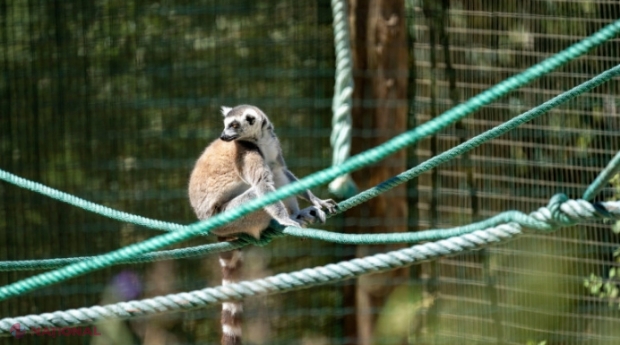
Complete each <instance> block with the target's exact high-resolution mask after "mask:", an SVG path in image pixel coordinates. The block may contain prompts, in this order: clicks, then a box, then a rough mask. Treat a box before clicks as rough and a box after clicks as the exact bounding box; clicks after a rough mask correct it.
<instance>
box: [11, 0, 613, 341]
mask: <svg viewBox="0 0 620 345" xmlns="http://www.w3.org/2000/svg"><path fill="white" fill-rule="evenodd" d="M446 1H447V0H446ZM448 3H449V12H448V14H449V20H448V21H447V23H448V24H447V25H448V27H447V28H446V29H447V30H446V33H447V34H446V36H445V38H446V39H447V41H446V42H447V45H445V44H444V43H443V42H442V43H441V44H439V43H438V45H437V47H435V49H437V52H441V49H448V53H449V56H450V57H451V62H450V66H447V64H446V61H445V58H444V57H443V53H438V54H437V55H436V56H435V57H434V58H435V59H436V61H435V63H436V66H435V67H432V66H431V65H432V63H431V62H432V61H431V47H430V44H429V38H430V33H429V27H430V25H431V22H432V21H433V19H434V16H435V15H437V14H436V13H433V12H432V11H431V12H427V13H423V11H422V7H423V3H422V1H420V0H412V1H407V4H408V6H409V10H410V12H409V13H411V16H410V17H409V18H408V23H409V24H408V25H409V26H410V28H411V30H410V32H412V33H413V37H412V41H413V45H412V47H411V54H412V57H413V58H414V61H415V68H414V72H415V75H416V79H415V84H414V85H411V87H412V88H414V90H415V97H414V98H413V99H412V104H413V106H412V111H411V113H412V114H413V116H415V119H416V121H417V123H421V122H424V121H426V120H428V119H429V118H430V117H431V111H430V109H431V107H435V108H436V110H437V113H441V112H442V111H444V110H447V109H448V108H450V107H451V106H452V105H453V103H454V102H455V101H456V102H460V101H462V100H465V99H467V98H469V97H471V96H473V95H475V94H477V93H479V92H481V91H482V90H484V89H486V88H488V87H490V86H491V85H494V84H496V83H498V82H500V81H502V80H503V79H505V78H507V77H509V76H511V75H513V74H515V73H518V72H519V71H521V70H523V69H525V68H527V67H529V66H531V65H532V64H534V63H536V62H538V61H540V60H542V59H543V58H545V57H547V56H549V55H550V54H552V53H554V52H556V51H559V50H561V49H563V48H565V47H566V46H568V45H569V44H571V43H573V42H575V41H576V40H578V39H580V38H582V37H584V36H586V35H588V34H591V33H592V32H594V31H596V30H598V29H599V28H600V27H602V26H603V25H605V24H606V23H608V22H610V21H612V20H615V19H617V18H620V3H618V2H616V1H608V0H591V1H570V0H544V1H543V0H528V1H521V0H503V1H495V0H476V1H470V0H461V1H455V0H452V1H449V2H448ZM331 21H332V18H331V10H330V7H329V1H327V0H319V1H303V2H298V1H293V0H259V1H244V0H228V1H216V0H194V1H181V0H177V1H171V0H168V1H141V0H125V1H119V0H107V1H106V0H98V1H84V0H71V1H49V0H0V71H1V73H0V168H2V169H5V170H8V171H10V172H12V173H15V174H17V175H20V176H23V177H25V178H30V179H33V180H35V181H38V182H41V183H44V184H47V185H49V186H51V187H54V188H57V189H60V190H63V191H66V192H69V193H73V194H75V195H77V196H80V197H83V198H86V199H88V200H92V201H94V202H98V203H102V204H104V205H106V206H110V207H113V208H116V209H120V210H124V211H127V212H132V213H136V214H139V215H143V216H146V217H152V218H157V219H162V220H167V221H174V222H179V223H185V224H187V223H191V222H193V221H194V220H195V217H194V215H193V214H192V212H191V210H190V208H189V205H188V202H187V197H186V184H187V179H188V176H189V172H190V170H191V167H192V165H193V162H194V160H195V159H196V158H197V157H198V155H199V154H200V152H201V150H202V149H203V148H204V147H205V146H206V145H207V144H208V143H209V142H210V141H211V140H212V139H213V138H214V137H216V135H217V133H219V132H220V130H221V118H220V115H219V111H218V108H219V107H220V106H221V105H235V104H239V103H250V104H256V105H258V106H260V107H261V108H263V109H264V110H265V111H266V112H267V114H268V115H270V116H271V118H272V119H273V121H274V122H275V126H276V131H277V133H278V135H279V136H280V138H281V139H282V142H283V146H284V151H285V156H286V158H287V163H288V164H289V166H290V167H291V169H292V170H293V171H294V172H295V173H296V174H297V175H298V176H305V175H307V174H309V173H310V172H313V171H316V170H319V169H321V168H324V167H326V166H328V165H329V164H330V162H331V148H330V146H329V133H330V130H331V109H330V106H331V97H332V92H333V84H334V53H333V33H332V26H331ZM619 43H620V42H619V41H618V40H614V41H612V42H609V43H607V44H605V45H603V46H601V47H599V48H596V49H594V50H593V51H592V52H591V53H590V54H589V55H588V56H586V57H583V58H580V59H578V60H576V61H574V62H571V63H569V64H567V65H566V66H565V67H563V68H561V69H560V70H558V71H557V72H554V73H552V74H550V75H549V76H547V77H545V78H542V79H541V80H539V81H536V82H534V83H532V84H531V85H529V86H527V87H525V88H523V89H521V90H519V91H517V92H514V93H512V94H510V95H509V96H507V97H505V98H504V99H502V100H500V101H498V102H496V103H495V104H493V105H491V106H488V107H486V108H485V109H483V110H482V111H480V112H478V113H477V114H474V115H472V116H470V117H468V118H467V119H465V120H464V121H463V123H462V127H459V128H457V127H453V128H450V129H447V130H446V131H444V132H442V133H440V134H439V135H438V136H437V148H436V149H437V150H439V151H442V150H445V149H447V148H449V147H452V146H454V145H455V144H457V143H458V142H459V140H460V138H462V137H471V136H473V135H475V134H476V133H479V132H481V131H483V130H486V129H489V128H491V127H492V126H495V125H497V124H499V123H501V122H503V121H505V120H506V119H509V118H510V117H512V116H515V115H516V114H518V113H520V112H523V111H525V110H527V109H529V108H531V107H533V106H535V105H537V104H539V103H541V102H543V101H545V100H547V99H548V98H551V97H552V96H553V95H555V94H557V93H559V92H561V91H563V90H566V89H568V88H570V87H572V86H574V85H576V84H578V83H580V82H583V81H584V80H586V79H587V78H590V77H592V76H593V75H595V74H597V73H600V72H601V71H603V70H604V69H606V68H609V67H611V66H613V65H616V64H618V63H620V45H619ZM444 47H445V48H444ZM448 67H450V68H451V69H450V68H448ZM450 71H452V72H453V75H454V77H453V78H455V81H456V84H455V85H456V86H455V87H450V80H449V78H450V75H451V74H450V73H452V72H450ZM356 73H371V71H356ZM432 88H434V90H433V89H432ZM431 91H433V92H431ZM363 101H364V102H370V103H372V101H373V100H363ZM619 103H620V102H619V98H618V81H617V80H616V81H613V82H610V83H608V84H606V85H605V86H603V87H600V88H598V89H597V90H595V91H593V92H591V93H588V94H586V95H584V96H582V97H580V98H579V99H577V100H575V101H574V102H571V103H570V104H569V105H567V106H564V107H561V108H559V109H556V110H554V111H552V112H550V113H549V114H548V115H547V116H544V117H541V118H540V119H538V120H536V121H534V122H532V123H528V124H526V125H524V126H522V127H521V128H520V129H518V130H516V131H514V132H512V133H510V134H508V135H505V136H503V137H501V138H498V139H496V140H494V141H493V142H492V143H489V144H487V145H484V146H482V147H480V148H478V149H476V150H475V151H474V152H473V153H472V154H471V156H470V158H469V160H468V161H454V162H452V163H450V164H446V165H445V166H442V167H440V168H439V169H438V171H437V173H438V184H437V185H435V187H434V188H435V190H433V188H431V186H432V183H431V181H430V174H425V175H424V176H421V177H420V179H419V182H418V185H417V188H415V189H412V190H410V191H409V192H410V193H418V194H417V195H419V201H418V204H416V205H410V206H411V207H415V208H417V210H418V212H419V218H418V219H417V220H416V224H412V228H418V229H424V228H427V227H429V226H430V224H435V225H437V226H438V227H447V226H453V225H458V224H464V223H468V222H471V221H472V220H476V219H478V218H481V217H487V216H489V215H494V214H496V213H498V212H501V211H504V210H509V209H518V210H521V211H524V212H528V211H531V210H533V209H535V208H537V207H540V206H541V205H544V204H546V202H547V200H548V198H549V197H551V196H552V195H553V194H554V193H556V192H565V193H567V194H568V195H569V196H571V197H578V196H579V195H580V193H582V192H583V190H584V188H585V186H586V185H587V184H588V183H590V181H591V180H592V179H593V178H594V176H595V175H596V174H597V173H598V172H599V171H600V169H602V167H604V165H605V164H606V163H607V161H608V160H609V159H610V158H611V157H612V155H613V154H614V153H615V151H617V150H618V148H619V147H620V137H619V136H618V133H620V114H619V113H618V110H617V109H618V106H619V105H620V104H619ZM400 130H402V131H404V130H405V128H402V129H400ZM354 134H355V135H360V136H366V137H367V136H372V135H374V133H373V132H372V128H366V129H364V131H362V133H354ZM413 154H415V155H416V156H417V158H418V159H419V160H425V159H427V158H429V157H430V155H431V154H432V153H431V150H430V143H429V141H424V142H421V143H420V144H419V145H418V146H417V147H416V149H415V151H413ZM468 169H469V170H471V171H472V174H473V178H474V181H475V182H476V184H477V186H476V188H474V189H475V190H476V191H477V193H476V198H478V200H479V203H478V206H477V207H478V209H477V211H476V212H474V211H473V210H472V192H471V190H472V188H471V187H472V186H471V185H469V182H468V179H467V170H468ZM470 182H471V181H470ZM317 192H318V193H317V194H320V195H322V196H327V194H326V191H325V189H322V190H321V189H319V190H317ZM433 192H434V193H436V194H435V195H437V196H438V200H437V203H436V204H434V203H433V202H431V197H432V194H433ZM612 195H613V194H611V195H610V193H609V191H607V194H604V195H603V198H606V197H611V196H612ZM616 196H617V195H616ZM431 215H435V216H433V217H435V218H434V219H431ZM374 221H383V220H375V219H346V220H345V219H341V218H338V219H334V220H331V221H330V222H329V223H328V225H327V226H326V228H327V229H330V230H338V229H340V228H341V225H342V224H343V222H347V223H349V224H351V223H352V224H362V223H369V222H374ZM154 234H155V232H154V231H152V230H148V231H147V230H144V229H140V228H137V227H133V226H130V225H127V224H119V223H118V222H115V221H110V220H107V219H104V218H102V217H99V216H95V215H92V214H89V213H86V212H83V211H81V210H78V209H75V208H73V207H69V206H66V205H64V204H62V203H59V202H56V201H52V200H49V199H47V198H45V197H41V196H39V195H36V194H34V193H31V192H28V191H25V190H21V189H18V188H16V187H14V186H11V185H8V184H6V183H0V238H1V240H0V260H18V259H37V258H55V257H69V256H85V255H93V254H98V253H103V252H107V251H110V250H113V249H116V248H119V247H121V246H124V245H127V244H129V243H134V242H136V241H139V240H142V239H144V238H147V237H150V236H152V235H154ZM208 240H212V239H210V238H209V239H203V238H201V239H196V240H193V241H189V242H188V243H184V244H183V245H191V244H198V243H203V242H205V241H208ZM619 244H620V240H619V238H618V236H617V235H614V234H613V233H612V232H611V231H610V230H609V226H608V225H593V226H580V227H575V228H572V229H568V230H565V231H562V232H560V233H558V234H555V235H545V236H543V235H534V234H529V235H527V236H524V237H523V238H522V239H521V240H519V241H515V242H513V243H511V244H508V245H504V246H498V247H493V248H491V249H490V250H489V253H488V261H487V262H486V266H485V259H484V258H481V257H482V256H483V255H482V254H481V253H469V254H465V255H460V256H457V257H453V258H448V259H445V260H441V261H440V262H439V265H438V270H439V271H438V272H439V280H438V282H437V284H438V287H437V288H438V289H439V291H440V294H439V296H440V299H439V300H440V301H441V303H440V304H438V305H437V307H436V308H435V309H434V313H437V314H436V315H435V316H437V317H438V326H437V327H435V328H432V327H427V325H426V324H425V323H424V322H420V323H416V322H418V321H419V320H420V318H421V319H422V320H423V319H424V317H425V316H424V314H423V313H422V312H420V313H417V312H418V311H424V310H426V309H425V308H427V307H428V306H427V305H426V304H427V302H428V300H427V299H425V297H424V296H423V293H422V289H421V288H420V287H421V286H422V285H421V284H426V283H427V281H426V280H425V279H426V278H425V277H422V278H420V279H419V280H414V281H412V282H411V285H410V286H405V287H404V288H399V289H396V290H395V291H396V292H395V293H394V295H393V296H391V298H390V300H389V302H388V306H387V309H386V311H385V313H384V314H382V315H381V318H380V321H379V327H380V329H379V330H378V331H377V333H378V334H379V335H380V336H381V337H382V339H383V337H385V339H386V342H388V341H389V338H390V336H391V335H392V336H393V335H394V332H407V333H408V334H409V335H410V337H409V339H410V343H411V344H430V343H436V344H451V343H455V342H458V343H459V344H486V343H506V344H526V343H535V344H540V343H546V344H547V345H553V344H616V343H617V342H618V339H620V334H619V331H618V330H620V324H619V321H618V320H619V319H618V313H617V303H616V304H615V305H612V306H611V307H610V305H609V303H608V302H609V299H608V298H606V297H605V296H601V298H599V297H598V296H592V295H590V293H589V292H588V291H587V290H586V289H584V287H583V282H584V279H587V278H588V277H589V276H590V274H592V273H594V275H595V276H601V277H608V276H607V274H608V272H610V269H611V266H613V265H616V266H617V262H616V263H614V261H613V260H614V255H613V253H614V251H615V250H616V248H617V247H618V245H619ZM351 255H353V252H351V251H350V248H347V249H343V248H341V247H339V246H336V245H332V244H328V243H318V242H315V241H303V242H302V241H299V240H295V239H282V240H277V241H275V242H274V243H272V244H271V245H270V246H267V247H265V248H253V249H250V250H249V251H248V254H247V256H248V260H247V261H248V263H247V266H248V271H249V272H252V275H253V276H265V275H268V274H272V273H277V272H282V271H292V270H296V269H301V268H305V267H312V266H316V265H322V264H325V263H329V262H334V261H339V260H342V259H344V258H347V257H350V256H351ZM616 257H617V255H616ZM166 267H167V268H161V267H159V266H157V265H131V266H119V267H112V268H109V269H105V270H102V271H100V272H97V273H95V274H90V275H87V276H84V277H80V278H77V279H73V280H71V281H68V282H66V283H63V284H60V285H57V286H53V287H49V288H46V289H42V290H39V291H36V292H33V293H31V294H28V295H27V296H24V297H21V298H17V299H12V300H9V301H3V302H0V315H4V316H9V315H11V316H17V315H25V314H38V313H43V312H47V311H53V310H60V309H69V308H75V307H81V306H89V305H94V304H97V303H101V301H102V300H104V297H105V296H102V294H103V292H104V291H107V289H108V287H109V286H110V284H112V283H111V281H113V277H116V276H117V274H118V273H119V272H122V271H124V270H131V271H134V272H136V273H137V274H138V276H139V277H141V279H142V280H144V282H145V283H144V289H143V291H142V294H141V296H148V295H153V294H155V293H156V292H157V291H162V290H161V289H164V290H165V289H169V290H166V291H170V292H173V291H189V290H194V289H199V288H203V287H205V286H212V285H217V284H218V281H217V277H218V274H217V268H216V267H217V264H216V261H215V259H214V258H212V257H209V258H205V259H187V260H179V261H178V262H176V263H175V264H174V265H171V266H166ZM171 267H172V268H171ZM162 269H167V270H169V271H167V272H169V273H170V275H169V277H173V276H174V277H175V279H170V281H169V282H168V283H170V285H171V286H164V287H162V286H161V284H162V282H158V281H157V279H156V278H153V276H155V277H156V276H157V274H156V273H157V272H161V271H160V270H162ZM153 272H155V273H153ZM214 272H215V273H214ZM31 274H32V272H2V273H0V285H5V284H7V283H9V282H13V281H16V280H18V279H22V278H25V277H28V276H30V275H31ZM166 277H168V275H166ZM610 278H611V277H610ZM343 284H351V282H344V283H342V284H334V285H329V286H326V287H320V288H313V289H311V290H306V291H301V292H291V293H288V294H284V295H277V296H273V297H269V298H257V299H251V300H249V301H248V302H247V303H246V305H247V313H246V320H247V330H246V337H247V339H252V342H253V343H256V344H290V343H301V344H339V343H347V342H348V341H349V340H347V339H343V338H342V336H341V334H342V324H341V320H342V317H343V315H347V314H350V313H353V312H354V311H353V310H348V309H343V308H341V307H340V306H341V305H342V298H343V296H342V290H341V287H342V285H343ZM164 285H165V284H164ZM616 287H617V284H616ZM407 288H408V289H407ZM601 291H602V290H601ZM599 292H600V291H599ZM493 294H496V295H497V300H498V302H497V303H495V304H493V303H492V302H491V301H492V298H491V296H492V295H493ZM403 306H405V307H403ZM372 312H376V311H372ZM497 315H499V316H501V317H500V318H499V319H498V318H497V317H496V316H497ZM172 320H173V321H170V322H169V321H167V320H164V321H165V322H164V321H161V320H159V321H161V322H162V323H161V324H166V326H165V327H168V328H166V329H168V330H170V332H171V333H174V334H176V335H177V336H179V337H182V338H183V339H185V342H186V343H196V344H198V343H200V344H211V343H217V342H218V333H219V327H218V324H219V312H218V308H207V309H202V310H197V311H192V312H187V313H182V314H175V315H173V316H172ZM498 320H499V321H500V325H498ZM144 323H145V321H143V320H138V321H135V322H133V323H132V324H131V326H132V327H133V328H132V329H133V331H134V332H135V333H136V334H139V333H140V332H141V331H140V330H141V329H144V328H145V327H147V326H144ZM162 327H163V326H162ZM498 329H502V330H503V335H502V339H499V340H498V339H497V338H498ZM20 341H21V342H22V343H37V340H36V339H31V338H23V339H21V340H20ZM78 341H80V340H77V339H71V338H67V339H55V342H57V343H62V342H66V343H72V342H73V343H77V342H78Z"/></svg>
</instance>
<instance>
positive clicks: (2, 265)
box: [0, 66, 620, 271]
mask: <svg viewBox="0 0 620 345" xmlns="http://www.w3.org/2000/svg"><path fill="white" fill-rule="evenodd" d="M618 74H620V66H616V67H614V68H612V69H610V70H609V71H606V72H604V73H602V74H601V75H599V76H597V77H596V78H593V79H591V80H589V81H586V82H585V83H583V84H580V85H578V86H576V87H574V88H572V89H571V90H569V91H567V92H564V93H562V94H560V95H558V96H556V97H554V98H552V99H551V100H549V101H547V102H545V103H543V104H541V105H540V106H537V107H535V108H533V109H531V110H529V111H527V112H525V113H523V114H521V115H519V116H517V117H515V118H513V119H511V120H509V121H507V122H506V123H503V124H501V125H499V126H497V127H495V128H493V129H491V130H488V131H486V132H484V133H482V134H480V135H478V136H476V137H474V138H472V139H470V140H468V141H466V142H464V143H462V144H460V145H458V146H456V147H454V148H452V149H450V150H448V151H445V152H443V153H441V154H439V155H437V156H435V157H433V158H430V159H429V160H427V161H425V162H424V163H422V164H420V165H418V166H416V167H414V168H412V169H410V170H407V171H405V172H403V173H401V174H399V175H396V176H394V177H392V178H390V179H388V180H386V181H384V182H382V183H380V184H379V185H377V186H375V187H373V188H370V189H368V190H365V191H363V192H361V193H359V194H358V195H356V196H354V197H352V198H349V199H347V200H345V201H343V202H341V203H339V204H338V211H337V212H336V213H341V212H344V211H345V210H347V209H350V208H352V207H354V206H357V205H359V204H361V203H363V202H365V201H367V200H369V199H371V198H374V197H376V196H377V195H380V194H381V193H384V192H385V191H387V190H389V189H391V188H394V187H395V186H397V185H399V184H401V183H404V182H406V181H408V180H410V179H412V178H414V177H416V176H419V175H420V174H422V173H424V172H426V171H428V170H430V169H432V168H434V167H436V166H438V165H440V164H442V163H444V162H446V161H448V160H451V159H453V158H454V157H456V156H458V155H461V154H463V153H465V152H468V151H470V150H472V149H474V148H475V147H478V146H480V145H482V144H483V143H485V142H487V141H489V140H490V139H493V138H496V137H498V136H500V135H502V134H504V133H506V132H508V131H510V130H511V129H514V128H516V127H517V126H519V125H521V124H523V123H525V122H527V121H530V120H532V119H533V118H535V117H538V116H540V115H542V114H544V113H545V112H547V111H548V110H550V109H552V108H554V107H557V106H558V105H560V104H562V103H564V102H566V101H568V100H570V99H572V98H574V97H576V96H578V95H579V94H581V93H583V92H586V91H589V90H591V89H593V88H594V87H596V86H598V85H600V84H602V83H604V82H605V81H607V80H609V79H611V78H612V77H614V76H616V75H618ZM619 157H620V153H619V154H618V155H616V157H614V159H612V161H611V162H610V163H609V164H608V166H607V167H606V168H605V170H604V171H603V172H602V173H601V174H600V175H599V177H598V178H597V179H596V180H595V181H594V182H593V185H597V184H598V185H604V183H606V182H607V181H608V180H609V178H611V176H613V173H612V172H615V171H617V170H618V169H620V159H619ZM599 189H600V188H594V190H595V191H598V190H599ZM588 190H589V191H590V194H591V193H592V192H591V191H592V188H589V189H588ZM584 195H588V192H586V193H585V194H584ZM330 216H333V214H332V215H330ZM500 216H501V217H502V219H506V217H507V216H508V215H500ZM510 217H512V218H513V220H515V221H518V219H519V218H522V216H521V215H519V214H517V213H513V214H510ZM490 221H491V222H492V221H493V220H490ZM489 224H490V223H489ZM478 225H479V224H472V225H470V226H466V227H460V228H456V229H451V230H450V231H447V230H445V229H441V230H431V231H426V232H420V233H399V234H366V235H365V234H355V235H354V234H340V233H333V232H328V231H323V230H318V229H300V228H287V229H285V230H284V231H283V233H284V234H287V235H291V236H297V237H305V238H313V239H319V240H324V241H330V242H338V243H346V244H385V243H416V242H421V241H429V240H437V239H440V238H448V237H451V236H456V235H460V234H463V233H467V232H470V231H473V230H472V229H475V228H476V227H475V226H478ZM179 227H181V226H180V225H179ZM274 227H276V228H277V227H278V226H277V224H274ZM478 228H480V227H478ZM263 241H268V239H263ZM248 243H249V241H247V240H246V241H245V242H244V243H235V244H234V246H235V248H240V247H242V246H243V245H245V244H248ZM231 246H232V245H231ZM220 247H222V248H220ZM218 248H219V249H218ZM229 249H234V248H232V247H230V248H229ZM224 250H225V248H224V247H223V246H222V244H218V245H207V246H198V247H194V248H185V249H178V250H174V251H169V252H160V253H158V254H142V255H140V256H137V257H135V258H126V259H124V260H120V261H118V262H116V264H120V263H132V262H144V261H149V260H166V259H171V258H182V257H190V256H197V255H205V254H207V253H211V252H216V251H217V252H220V251H224ZM92 258H93V257H90V258H67V259H50V260H44V261H41V263H40V264H39V265H37V260H25V261H15V262H11V261H9V262H0V271H3V270H27V269H37V268H51V267H61V266H63V264H67V263H69V262H79V261H80V260H84V259H92ZM37 266H38V267H37Z"/></svg>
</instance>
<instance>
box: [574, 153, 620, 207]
mask: <svg viewBox="0 0 620 345" xmlns="http://www.w3.org/2000/svg"><path fill="white" fill-rule="evenodd" d="M618 172H620V151H618V153H616V155H615V156H614V158H613V159H612V160H611V161H610V162H609V164H607V167H605V169H603V171H601V173H600V174H599V175H598V176H597V177H596V179H595V180H594V181H593V182H592V183H591V184H590V186H588V189H586V191H585V192H584V193H583V197H582V199H584V200H592V199H593V198H594V197H595V196H596V195H597V194H598V193H599V192H600V191H601V189H603V188H604V187H605V185H606V184H607V182H609V180H611V178H612V177H614V176H615V175H616V174H617V173H618Z"/></svg>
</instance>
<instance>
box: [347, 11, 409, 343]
mask: <svg viewBox="0 0 620 345" xmlns="http://www.w3.org/2000/svg"><path fill="white" fill-rule="evenodd" d="M349 11H350V16H349V18H350V27H351V41H352V42H351V44H352V48H353V61H354V73H353V74H354V80H355V92H354V95H353V110H352V117H353V128H354V137H353V142H352V151H353V153H354V154H355V153H359V152H361V151H364V150H366V149H368V148H370V147H373V146H376V145H379V144H381V143H383V142H385V141H387V140H388V139H390V138H392V137H394V136H395V135H397V134H399V133H402V132H403V131H405V130H406V129H407V128H406V127H407V110H408V102H407V79H408V66H407V62H408V55H407V54H408V50H407V39H406V37H407V32H406V26H405V22H406V18H405V3H404V0H376V1H368V0H349ZM405 169H406V152H405V150H402V151H399V152H398V153H396V154H394V155H392V156H390V157H388V158H387V159H385V160H384V161H382V162H381V163H379V164H376V165H373V166H371V167H368V168H365V169H363V170H360V171H358V172H356V173H354V174H353V178H354V180H355V182H356V183H357V184H358V186H359V187H360V188H361V189H362V190H363V189H367V188H369V187H372V186H375V185H377V184H378V183H380V182H382V181H384V180H386V179H388V178H390V177H392V176H394V175H396V174H398V173H400V172H402V171H404V170H405ZM345 218H346V219H348V220H350V221H348V222H347V223H349V224H353V225H350V226H348V227H347V232H351V233H382V232H405V231H407V190H406V186H405V185H401V186H399V187H397V188H395V189H393V190H392V191H390V192H388V193H385V194H383V195H381V196H379V197H377V198H374V199H372V200H370V201H369V202H366V203H364V204H363V205H360V206H358V207H356V208H354V209H352V210H350V211H349V212H347V214H346V217H345ZM395 248H396V246H388V245H385V246H358V248H357V256H366V255H370V254H373V253H377V252H385V251H388V250H392V249H395ZM407 280H408V269H399V270H395V271H390V272H387V273H383V274H373V275H370V276H364V277H361V278H359V279H358V280H357V285H356V286H355V288H354V289H355V291H354V296H355V298H354V299H353V298H351V296H349V299H348V302H349V306H353V305H354V306H355V310H356V313H355V315H351V316H348V317H347V320H345V327H346V328H347V329H346V336H347V337H348V338H349V339H350V341H351V343H355V344H364V345H365V344H372V343H378V339H374V337H375V336H376V334H375V331H376V324H377V319H378V316H379V314H380V312H381V309H382V308H383V307H384V305H385V302H386V301H387V299H388V297H389V296H390V294H391V293H392V292H393V291H394V290H395V288H396V287H397V286H398V285H399V284H400V283H405V282H406V281H407ZM351 290H353V289H349V292H353V291H351ZM353 318H354V320H353ZM399 336H400V335H399ZM391 340H392V339H391ZM381 343H385V342H384V341H381ZM394 343H396V344H406V337H405V335H404V334H402V337H401V339H398V340H397V341H396V342H394Z"/></svg>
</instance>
